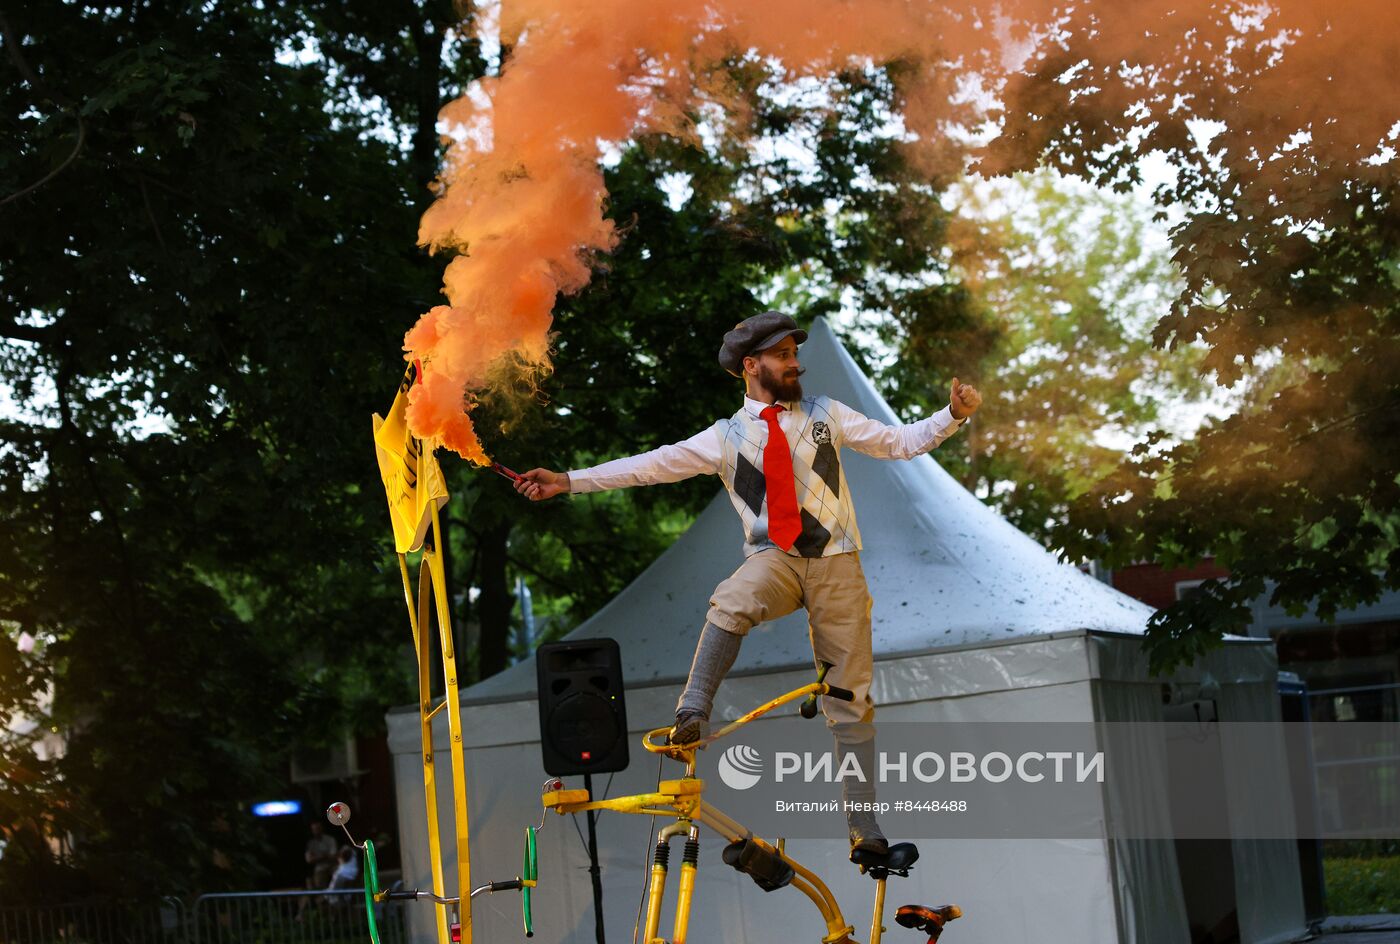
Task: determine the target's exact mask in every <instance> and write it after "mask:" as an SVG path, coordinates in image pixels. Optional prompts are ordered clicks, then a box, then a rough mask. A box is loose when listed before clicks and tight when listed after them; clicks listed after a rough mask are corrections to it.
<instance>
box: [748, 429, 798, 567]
mask: <svg viewBox="0 0 1400 944" xmlns="http://www.w3.org/2000/svg"><path fill="white" fill-rule="evenodd" d="M782 409H783V408H782V407H781V406H779V405H778V404H776V403H775V404H773V405H772V406H770V407H767V408H766V409H764V411H763V412H762V413H760V414H758V415H759V416H760V417H761V418H763V419H765V420H767V421H768V443H767V445H765V446H764V447H763V480H764V484H765V487H766V489H767V493H768V537H769V539H771V540H772V542H773V543H774V544H776V545H778V547H780V548H782V549H783V550H785V551H786V550H788V549H789V548H791V547H792V543H793V542H794V541H796V540H797V536H798V535H799V534H801V533H802V515H801V514H800V513H799V512H798V510H797V489H796V488H795V487H794V485H793V481H792V453H791V452H789V451H788V441H787V437H786V436H784V435H783V431H782V429H781V428H779V426H778V414H779V413H780V412H782Z"/></svg>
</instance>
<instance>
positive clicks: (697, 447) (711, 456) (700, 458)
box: [569, 423, 723, 495]
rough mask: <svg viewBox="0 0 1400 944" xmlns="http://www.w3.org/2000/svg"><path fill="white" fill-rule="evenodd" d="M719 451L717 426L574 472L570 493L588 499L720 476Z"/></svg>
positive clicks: (570, 473)
mask: <svg viewBox="0 0 1400 944" xmlns="http://www.w3.org/2000/svg"><path fill="white" fill-rule="evenodd" d="M720 447H721V443H720V433H719V424H718V423H716V424H715V425H714V426H711V427H709V428H707V429H703V430H701V431H700V432H698V433H696V434H695V435H694V436H691V437H690V438H689V439H686V440H683V441H681V442H678V443H671V444H670V445H669V446H662V447H660V448H659V449H653V450H651V451H650V452H643V453H641V454H640V455H635V456H628V457H627V458H625V459H614V460H612V461H611V462H604V463H602V464H600V465H595V466H590V467H589V468H587V469H576V470H574V471H571V472H569V491H570V492H572V493H573V494H575V495H587V494H588V493H590V492H604V491H607V490H608V489H613V488H631V487H632V486H634V485H660V484H662V483H664V482H679V481H681V480H682V479H688V478H691V477H693V476H696V475H718V474H719V471H720V462H721V461H722V458H723V456H722V451H721V448H720Z"/></svg>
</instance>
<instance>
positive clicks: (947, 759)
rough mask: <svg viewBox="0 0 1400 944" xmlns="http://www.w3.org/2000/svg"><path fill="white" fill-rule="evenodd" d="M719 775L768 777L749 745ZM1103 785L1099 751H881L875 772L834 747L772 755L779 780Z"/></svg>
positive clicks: (740, 780)
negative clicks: (837, 754) (1015, 753)
mask: <svg viewBox="0 0 1400 944" xmlns="http://www.w3.org/2000/svg"><path fill="white" fill-rule="evenodd" d="M718 766H719V776H720V779H721V780H723V781H724V783H725V785H726V786H728V787H730V788H732V789H734V790H748V789H750V788H751V787H753V786H754V785H756V784H757V783H758V782H759V780H761V779H762V778H763V755H762V754H760V753H759V752H758V751H757V750H755V749H754V748H752V747H750V746H749V745H747V744H736V745H734V746H733V747H731V748H729V749H728V750H727V751H725V752H724V754H723V755H722V756H721V757H720V759H719V765H718ZM1012 779H1014V780H1017V781H1019V782H1021V783H1041V782H1050V783H1069V782H1074V783H1103V782H1104V753H1103V751H1095V752H1093V753H1085V752H1083V751H1044V752H1041V751H1026V752H1024V753H1022V754H1020V755H1018V756H1016V757H1012V756H1011V755H1009V754H1006V753H1004V752H1002V751H990V752H988V753H985V754H981V755H978V754H974V753H972V752H970V751H952V752H950V753H948V754H947V755H946V756H945V755H943V754H939V753H936V752H934V751H922V752H920V753H918V754H915V755H914V756H912V757H911V756H910V755H909V754H907V753H905V752H903V751H900V752H897V753H892V754H886V753H883V752H882V753H881V754H880V755H879V762H878V764H877V765H876V769H875V770H873V771H865V770H862V769H861V766H860V763H859V761H858V760H857V759H856V755H855V753H854V752H851V753H847V754H845V755H844V756H843V757H842V758H841V760H840V761H839V763H838V762H837V761H836V758H835V756H834V755H833V754H832V753H831V752H829V751H822V752H803V753H797V752H795V751H777V752H775V753H774V755H773V780H774V782H775V783H783V782H785V781H792V780H797V781H799V782H802V783H840V782H843V781H848V780H849V781H855V782H859V783H870V782H871V781H872V780H873V781H874V782H876V783H908V782H910V781H911V780H913V781H917V782H919V783H940V782H944V783H973V782H976V781H983V782H986V783H1004V782H1006V781H1007V780H1012Z"/></svg>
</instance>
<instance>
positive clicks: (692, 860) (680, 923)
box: [671, 825, 700, 944]
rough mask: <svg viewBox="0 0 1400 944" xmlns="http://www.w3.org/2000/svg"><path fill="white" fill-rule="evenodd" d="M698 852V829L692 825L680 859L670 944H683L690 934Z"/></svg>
mask: <svg viewBox="0 0 1400 944" xmlns="http://www.w3.org/2000/svg"><path fill="white" fill-rule="evenodd" d="M699 851H700V827H699V826H694V825H692V826H691V827H690V831H689V833H687V835H686V842H685V855H684V857H683V858H682V859H681V884H680V889H679V891H677V892H676V924H675V932H674V933H673V934H672V935H671V944H685V939H686V935H687V934H688V933H689V932H690V903H691V900H692V899H693V897H694V895H695V870H696V869H697V868H699V862H698V861H697V859H696V856H697V854H698V853H699Z"/></svg>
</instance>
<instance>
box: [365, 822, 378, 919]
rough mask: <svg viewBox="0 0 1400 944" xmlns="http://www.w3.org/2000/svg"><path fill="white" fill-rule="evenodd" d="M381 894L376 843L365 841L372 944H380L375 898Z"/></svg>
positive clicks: (367, 900)
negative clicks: (375, 918) (375, 917)
mask: <svg viewBox="0 0 1400 944" xmlns="http://www.w3.org/2000/svg"><path fill="white" fill-rule="evenodd" d="M378 894H379V863H378V861H376V860H375V858H374V843H372V842H370V841H369V840H368V839H366V840H365V917H366V918H368V919H369V939H370V942H371V944H379V925H378V924H377V923H376V922H375V920H374V896H375V895H378Z"/></svg>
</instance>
